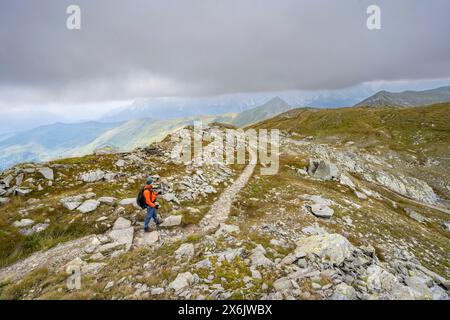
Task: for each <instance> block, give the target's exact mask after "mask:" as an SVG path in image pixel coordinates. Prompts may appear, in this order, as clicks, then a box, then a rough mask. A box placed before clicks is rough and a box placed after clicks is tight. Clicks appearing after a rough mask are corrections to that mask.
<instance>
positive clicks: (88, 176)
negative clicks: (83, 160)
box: [78, 170, 105, 182]
mask: <svg viewBox="0 0 450 320" xmlns="http://www.w3.org/2000/svg"><path fill="white" fill-rule="evenodd" d="M104 177H105V172H104V171H102V170H95V171H89V172H84V173H81V174H80V175H79V176H78V179H79V180H82V181H83V182H97V181H100V180H102V179H103V178H104Z"/></svg>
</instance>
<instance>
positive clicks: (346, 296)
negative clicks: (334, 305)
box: [330, 283, 357, 300]
mask: <svg viewBox="0 0 450 320" xmlns="http://www.w3.org/2000/svg"><path fill="white" fill-rule="evenodd" d="M330 299H331V300H356V299H357V296H356V290H355V289H354V288H353V287H351V286H349V285H347V284H346V283H340V284H338V285H337V286H336V288H335V289H334V292H333V295H332V296H331V298H330Z"/></svg>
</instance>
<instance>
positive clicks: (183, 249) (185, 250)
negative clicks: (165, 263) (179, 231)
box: [175, 243, 195, 259]
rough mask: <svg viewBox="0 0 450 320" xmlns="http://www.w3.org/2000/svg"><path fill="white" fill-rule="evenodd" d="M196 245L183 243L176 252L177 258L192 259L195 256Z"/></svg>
mask: <svg viewBox="0 0 450 320" xmlns="http://www.w3.org/2000/svg"><path fill="white" fill-rule="evenodd" d="M194 253H195V251H194V245H193V244H192V243H183V244H182V245H181V246H180V247H179V248H178V249H177V250H176V251H175V256H176V257H177V259H180V258H183V257H185V258H187V259H191V258H192V257H193V256H194Z"/></svg>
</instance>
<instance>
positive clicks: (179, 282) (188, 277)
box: [169, 272, 194, 291]
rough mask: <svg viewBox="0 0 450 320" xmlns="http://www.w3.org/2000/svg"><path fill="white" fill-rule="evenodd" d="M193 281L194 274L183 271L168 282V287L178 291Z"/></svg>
mask: <svg viewBox="0 0 450 320" xmlns="http://www.w3.org/2000/svg"><path fill="white" fill-rule="evenodd" d="M193 283H194V276H193V275H192V274H191V273H190V272H184V273H180V274H178V275H177V277H176V279H175V280H174V281H172V282H171V283H170V284H169V288H170V289H173V290H175V291H180V290H182V289H185V288H187V287H189V286H190V285H192V284H193Z"/></svg>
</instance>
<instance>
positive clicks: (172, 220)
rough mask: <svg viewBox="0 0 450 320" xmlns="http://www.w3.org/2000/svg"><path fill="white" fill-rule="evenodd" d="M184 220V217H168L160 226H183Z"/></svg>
mask: <svg viewBox="0 0 450 320" xmlns="http://www.w3.org/2000/svg"><path fill="white" fill-rule="evenodd" d="M182 218H183V217H182V216H181V215H173V216H168V217H167V218H165V219H164V221H163V222H162V223H161V224H160V226H161V227H174V226H178V225H180V224H181V220H182Z"/></svg>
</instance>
